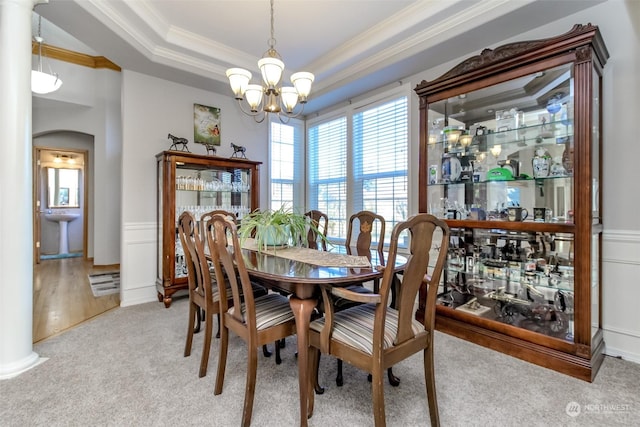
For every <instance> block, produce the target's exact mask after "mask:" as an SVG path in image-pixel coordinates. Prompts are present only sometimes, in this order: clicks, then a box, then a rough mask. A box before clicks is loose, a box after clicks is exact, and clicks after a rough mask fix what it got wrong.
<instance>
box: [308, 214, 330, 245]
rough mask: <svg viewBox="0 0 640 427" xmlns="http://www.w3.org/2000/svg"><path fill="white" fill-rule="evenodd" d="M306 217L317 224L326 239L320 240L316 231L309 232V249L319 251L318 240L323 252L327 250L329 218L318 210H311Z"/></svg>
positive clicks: (310, 230)
mask: <svg viewBox="0 0 640 427" xmlns="http://www.w3.org/2000/svg"><path fill="white" fill-rule="evenodd" d="M305 216H308V217H309V218H310V219H311V221H312V222H313V223H314V224H315V226H316V228H317V229H318V230H320V233H322V237H324V239H322V238H319V236H318V233H316V231H315V230H313V229H311V228H310V229H309V232H308V233H307V247H309V248H310V249H318V240H320V247H321V248H322V250H323V251H326V250H327V241H326V238H327V229H328V227H329V216H328V215H327V214H326V213H324V212H321V211H318V210H314V209H312V210H310V211H309V212H306V213H305Z"/></svg>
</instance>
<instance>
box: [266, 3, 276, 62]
mask: <svg viewBox="0 0 640 427" xmlns="http://www.w3.org/2000/svg"><path fill="white" fill-rule="evenodd" d="M273 11H274V7H273V0H271V37H270V38H269V41H268V43H269V49H270V50H275V46H276V36H275V30H274V27H275V25H274V22H275V21H274V19H273V13H274V12H273Z"/></svg>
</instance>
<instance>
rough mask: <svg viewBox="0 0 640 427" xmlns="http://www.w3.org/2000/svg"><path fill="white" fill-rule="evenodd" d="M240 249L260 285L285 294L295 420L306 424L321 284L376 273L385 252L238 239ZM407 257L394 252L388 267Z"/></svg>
mask: <svg viewBox="0 0 640 427" xmlns="http://www.w3.org/2000/svg"><path fill="white" fill-rule="evenodd" d="M242 255H243V259H244V263H245V266H246V269H247V271H248V273H249V276H250V277H251V278H253V279H256V280H258V281H259V282H260V283H261V284H263V285H265V286H266V287H268V288H270V289H272V290H275V291H283V292H286V293H288V294H290V297H289V303H290V305H291V310H292V311H293V314H294V317H295V322H296V334H297V351H298V385H299V388H300V426H307V418H308V417H309V416H310V415H309V414H308V410H307V408H308V401H309V392H310V387H309V381H310V375H309V369H308V362H309V361H308V357H307V348H308V346H309V324H310V322H311V316H312V313H313V312H314V309H315V308H316V306H317V304H318V300H319V298H321V290H320V288H321V287H322V286H329V287H332V286H341V287H344V286H349V285H353V284H356V283H363V282H368V281H370V280H374V279H380V278H382V275H383V268H381V267H385V259H386V258H387V255H388V254H387V253H386V252H380V251H377V250H375V249H371V250H370V251H369V252H368V253H365V254H362V253H360V254H357V253H356V252H355V248H353V249H351V248H345V247H344V246H333V247H332V248H330V250H329V251H319V250H316V249H308V248H301V247H287V248H280V249H278V248H275V249H267V250H258V249H257V248H256V247H251V245H250V244H249V245H243V248H242ZM406 261H407V259H406V258H405V257H403V256H401V255H398V256H397V257H396V262H395V265H394V271H396V272H399V271H402V268H403V266H404V265H405V264H406Z"/></svg>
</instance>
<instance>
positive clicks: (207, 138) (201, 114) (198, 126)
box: [193, 104, 221, 145]
mask: <svg viewBox="0 0 640 427" xmlns="http://www.w3.org/2000/svg"><path fill="white" fill-rule="evenodd" d="M220 131H221V129H220V109H219V108H216V107H208V106H206V105H200V104H193V140H194V141H195V142H196V143H198V144H205V145H220Z"/></svg>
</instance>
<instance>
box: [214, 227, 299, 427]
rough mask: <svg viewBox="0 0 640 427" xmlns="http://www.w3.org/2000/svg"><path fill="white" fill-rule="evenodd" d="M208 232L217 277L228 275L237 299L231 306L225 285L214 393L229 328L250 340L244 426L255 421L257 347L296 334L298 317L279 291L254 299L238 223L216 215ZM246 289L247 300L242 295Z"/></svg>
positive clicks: (219, 386) (218, 389)
mask: <svg viewBox="0 0 640 427" xmlns="http://www.w3.org/2000/svg"><path fill="white" fill-rule="evenodd" d="M205 231H206V234H207V242H208V244H209V253H210V254H211V260H212V261H213V267H214V269H215V272H216V277H226V279H227V281H228V282H229V283H230V285H231V300H232V301H233V306H231V307H230V305H229V303H228V301H227V295H226V287H225V289H224V290H223V288H222V287H221V288H220V312H221V313H222V331H221V334H220V356H219V358H218V373H217V377H216V384H215V389H214V394H216V395H218V394H220V393H222V388H223V385H224V376H225V369H226V363H227V349H228V345H229V331H232V332H234V333H235V334H237V335H238V336H239V337H240V338H242V339H243V340H244V341H245V342H246V343H247V351H248V356H247V379H246V386H245V395H244V409H243V413H242V425H243V426H248V425H250V424H251V414H252V411H253V398H254V392H255V386H256V373H257V367H258V360H257V349H258V347H260V346H261V345H264V344H266V343H268V342H274V341H276V342H277V341H278V340H280V339H283V338H285V337H288V336H290V335H294V334H295V332H296V325H295V319H294V316H293V312H292V311H291V307H290V305H289V300H288V299H287V297H285V296H283V295H280V294H277V293H269V294H267V295H264V296H261V297H257V298H254V296H253V294H252V293H251V282H250V280H249V274H248V272H247V268H246V267H245V264H244V259H243V257H242V248H241V246H240V242H239V240H238V231H237V227H236V224H235V222H233V221H231V220H229V219H228V218H225V217H224V216H223V215H214V216H213V217H212V218H211V219H210V220H209V221H207V223H206V224H205ZM236 272H237V274H236ZM243 291H244V295H245V297H244V300H242V298H241V293H242V292H243Z"/></svg>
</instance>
